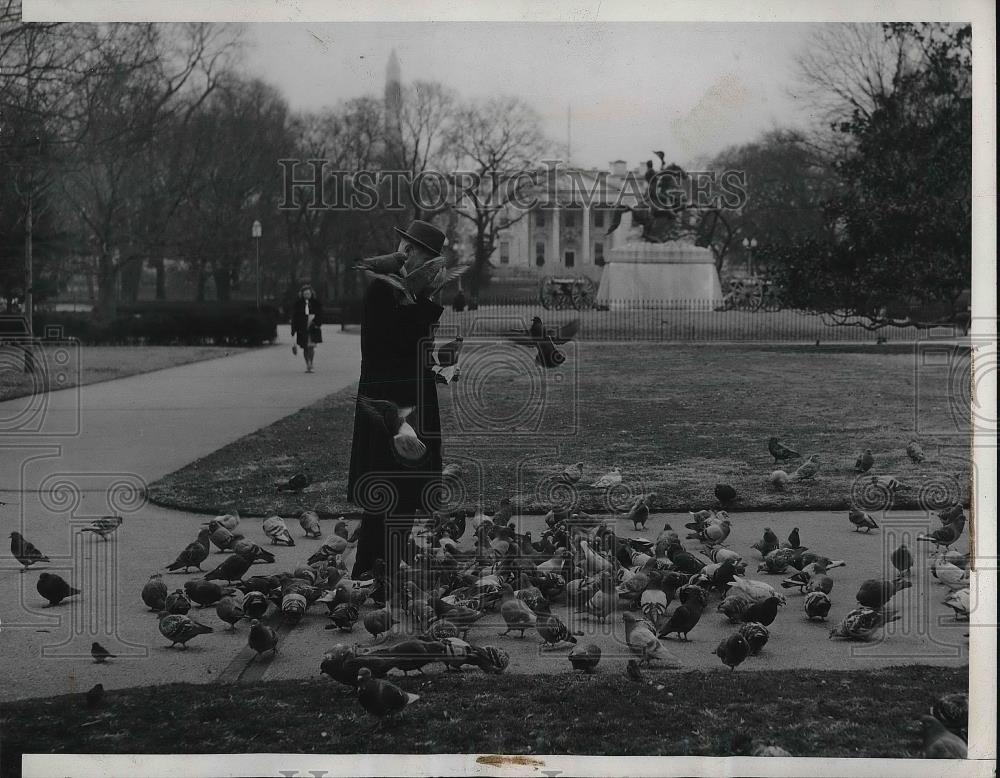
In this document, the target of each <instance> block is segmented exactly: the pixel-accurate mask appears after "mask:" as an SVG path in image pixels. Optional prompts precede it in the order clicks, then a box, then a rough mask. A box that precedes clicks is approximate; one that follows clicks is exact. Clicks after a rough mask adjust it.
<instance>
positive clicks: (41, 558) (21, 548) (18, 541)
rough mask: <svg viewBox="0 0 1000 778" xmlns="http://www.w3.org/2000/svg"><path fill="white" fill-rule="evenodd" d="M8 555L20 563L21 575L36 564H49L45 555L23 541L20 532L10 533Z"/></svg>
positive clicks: (49, 560)
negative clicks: (11, 555)
mask: <svg viewBox="0 0 1000 778" xmlns="http://www.w3.org/2000/svg"><path fill="white" fill-rule="evenodd" d="M10 553H11V554H13V555H14V558H15V559H17V561H18V562H20V563H21V565H22V567H21V572H22V573H23V572H24V571H25V570H27V569H28V568H29V567H31V566H32V565H33V564H35V563H36V562H51V561H52V560H51V559H49V558H48V557H47V556H45V554H43V553H42V552H41V551H39V550H38V549H37V548H35V547H34V546H33V545H32V544H31V543H29V542H28V541H27V540H25V539H24V537H23V536H22V535H21V533H20V532H11V533H10Z"/></svg>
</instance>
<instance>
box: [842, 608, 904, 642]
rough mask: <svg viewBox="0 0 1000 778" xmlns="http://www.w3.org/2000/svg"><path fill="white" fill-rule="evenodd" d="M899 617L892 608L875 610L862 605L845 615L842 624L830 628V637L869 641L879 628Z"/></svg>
mask: <svg viewBox="0 0 1000 778" xmlns="http://www.w3.org/2000/svg"><path fill="white" fill-rule="evenodd" d="M899 618H900V617H899V614H897V613H896V612H895V611H893V610H891V609H886V610H873V609H872V608H866V607H864V606H862V607H860V608H855V609H854V610H852V611H851V612H850V613H848V614H847V615H846V616H844V618H843V619H842V620H841V622H840V624H838V625H837V626H836V627H834V628H833V629H831V630H830V637H831V638H836V637H839V638H847V639H848V640H860V641H867V640H870V639H871V637H872V635H874V634H875V632H876V631H877V630H878V629H879V628H881V627H882V626H884V625H886V624H889V623H891V622H893V621H898V620H899Z"/></svg>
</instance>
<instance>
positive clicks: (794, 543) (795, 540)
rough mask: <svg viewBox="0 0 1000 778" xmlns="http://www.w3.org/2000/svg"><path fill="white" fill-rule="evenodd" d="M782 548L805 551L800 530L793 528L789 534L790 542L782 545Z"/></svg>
mask: <svg viewBox="0 0 1000 778" xmlns="http://www.w3.org/2000/svg"><path fill="white" fill-rule="evenodd" d="M782 547H783V548H791V549H796V550H798V549H802V550H805V547H804V546H803V545H802V540H801V538H800V537H799V528H798V527H793V528H792V531H791V532H789V533H788V542H787V543H784V544H783V545H782Z"/></svg>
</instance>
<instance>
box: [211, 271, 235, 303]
mask: <svg viewBox="0 0 1000 778" xmlns="http://www.w3.org/2000/svg"><path fill="white" fill-rule="evenodd" d="M212 280H214V281H215V299H216V300H218V301H220V302H229V300H230V299H232V291H233V288H232V277H231V276H230V274H229V270H228V269H226V268H222V269H219V270H213V271H212Z"/></svg>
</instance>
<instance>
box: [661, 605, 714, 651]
mask: <svg viewBox="0 0 1000 778" xmlns="http://www.w3.org/2000/svg"><path fill="white" fill-rule="evenodd" d="M704 607H705V603H704V602H702V600H701V599H700V598H698V597H692V598H690V599H688V600H687V601H686V602H684V603H682V604H681V605H679V606H677V609H676V610H675V611H674V612H673V613H672V614H670V618H669V619H667V622H666V623H665V624H664V625H663V626H662V627H660V629H659V631H658V632H657V637H660V638H665V637H667V635H670V634H671V633H673V632H676V633H677V637H681V636H683V638H684V640H687V639H688V633H689V632H690V631H691V630H693V629H694V628H695V625H696V624H697V623H698V621H699V619H701V613H702V610H704Z"/></svg>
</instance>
